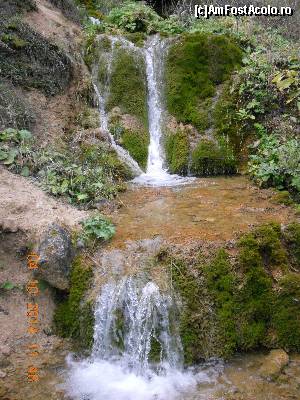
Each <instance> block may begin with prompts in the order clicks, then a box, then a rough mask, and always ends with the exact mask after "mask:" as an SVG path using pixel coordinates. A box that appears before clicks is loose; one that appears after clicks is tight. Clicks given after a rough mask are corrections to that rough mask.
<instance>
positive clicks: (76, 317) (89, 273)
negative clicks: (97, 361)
mask: <svg viewBox="0 0 300 400" xmlns="http://www.w3.org/2000/svg"><path fill="white" fill-rule="evenodd" d="M92 277H93V270H92V265H91V263H90V261H89V260H88V259H87V258H85V257H83V256H77V257H76V258H75V259H74V261H73V264H72V269H71V279H70V281H71V283H70V290H69V292H68V295H67V297H66V298H65V299H63V300H62V301H60V302H59V304H58V306H57V308H56V311H55V315H54V325H55V330H56V333H57V334H59V335H60V336H62V337H71V338H73V339H74V340H75V342H76V344H77V345H78V347H80V348H82V349H87V348H90V347H91V346H92V343H93V331H94V311H93V304H92V303H91V302H90V301H89V300H88V299H87V298H86V292H87V290H88V288H89V287H90V285H91V281H92Z"/></svg>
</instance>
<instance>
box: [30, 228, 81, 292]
mask: <svg viewBox="0 0 300 400" xmlns="http://www.w3.org/2000/svg"><path fill="white" fill-rule="evenodd" d="M37 254H38V255H39V257H40V259H39V268H38V270H37V275H38V276H40V277H41V278H42V279H44V280H45V281H47V282H48V283H49V284H50V285H52V286H54V287H56V288H58V289H61V290H66V289H69V287H70V280H69V278H70V269H71V263H72V260H73V257H74V251H73V246H72V241H71V235H70V233H69V232H68V231H67V230H66V229H65V228H62V227H61V226H59V225H57V224H52V225H50V226H49V227H48V228H47V230H46V231H45V232H44V234H43V235H42V237H41V239H40V243H39V245H38V249H37Z"/></svg>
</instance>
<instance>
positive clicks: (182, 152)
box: [165, 131, 189, 175]
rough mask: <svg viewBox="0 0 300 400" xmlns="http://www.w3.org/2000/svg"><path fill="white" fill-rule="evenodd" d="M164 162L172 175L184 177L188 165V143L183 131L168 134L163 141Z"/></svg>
mask: <svg viewBox="0 0 300 400" xmlns="http://www.w3.org/2000/svg"><path fill="white" fill-rule="evenodd" d="M165 152H166V161H167V164H168V167H169V171H170V172H171V173H172V174H179V175H186V174H187V173H188V163H189V141H188V135H187V133H186V132H184V131H177V132H175V133H170V134H169V135H167V137H166V139H165Z"/></svg>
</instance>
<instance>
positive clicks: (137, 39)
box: [124, 32, 147, 47]
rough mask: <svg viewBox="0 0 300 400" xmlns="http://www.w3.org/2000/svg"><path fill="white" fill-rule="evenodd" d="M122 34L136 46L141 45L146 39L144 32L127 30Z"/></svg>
mask: <svg viewBox="0 0 300 400" xmlns="http://www.w3.org/2000/svg"><path fill="white" fill-rule="evenodd" d="M124 36H125V37H126V39H127V40H129V41H130V42H132V43H134V44H135V45H136V46H138V47H143V46H144V44H145V41H146V39H147V35H146V34H145V33H144V32H133V33H130V32H129V33H126V34H125V35H124Z"/></svg>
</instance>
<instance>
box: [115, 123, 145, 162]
mask: <svg viewBox="0 0 300 400" xmlns="http://www.w3.org/2000/svg"><path fill="white" fill-rule="evenodd" d="M121 144H122V146H123V147H124V148H125V149H126V150H128V152H129V154H130V155H131V157H132V158H133V159H134V160H135V161H137V163H138V164H139V166H140V167H141V168H143V169H145V168H146V166H147V158H148V145H149V135H148V134H147V133H146V132H142V131H140V132H136V131H130V130H125V131H124V132H123V134H122V135H121Z"/></svg>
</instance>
